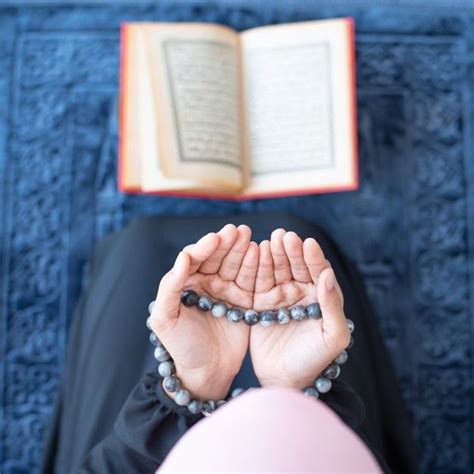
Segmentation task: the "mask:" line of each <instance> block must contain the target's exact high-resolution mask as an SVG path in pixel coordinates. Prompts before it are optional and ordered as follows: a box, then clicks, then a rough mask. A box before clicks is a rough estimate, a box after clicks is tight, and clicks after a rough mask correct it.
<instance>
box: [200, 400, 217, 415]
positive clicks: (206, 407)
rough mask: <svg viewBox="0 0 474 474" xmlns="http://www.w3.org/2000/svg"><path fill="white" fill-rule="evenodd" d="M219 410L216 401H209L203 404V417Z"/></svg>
mask: <svg viewBox="0 0 474 474" xmlns="http://www.w3.org/2000/svg"><path fill="white" fill-rule="evenodd" d="M216 408H217V404H216V402H215V401H214V400H208V401H207V402H204V403H203V407H202V413H203V415H206V416H207V415H210V414H211V413H212V412H213V411H214V410H215V409H216Z"/></svg>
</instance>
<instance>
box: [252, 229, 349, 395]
mask: <svg viewBox="0 0 474 474" xmlns="http://www.w3.org/2000/svg"><path fill="white" fill-rule="evenodd" d="M329 267H330V265H329V262H328V261H327V260H326V259H325V258H324V255H323V253H322V251H321V249H320V248H319V246H318V245H317V244H316V242H315V241H314V239H308V241H307V242H305V244H304V245H303V243H302V242H301V239H299V237H298V236H296V234H294V233H286V234H285V232H284V231H283V230H282V229H279V230H278V231H275V232H274V233H273V235H272V242H271V245H270V244H266V245H263V246H261V248H260V267H259V274H258V275H257V281H256V286H255V296H254V307H255V309H256V310H257V311H261V310H264V309H270V308H279V307H291V306H294V305H297V304H301V305H304V306H307V305H309V304H310V303H315V302H318V287H317V285H316V283H317V281H318V278H319V275H321V273H322V272H323V271H324V270H325V269H326V268H329ZM250 351H251V355H252V361H253V365H254V369H255V372H256V374H257V376H258V377H259V379H260V381H263V382H265V381H271V382H272V383H286V382H288V379H290V380H291V383H292V384H293V385H295V386H299V387H300V388H303V387H304V386H307V385H309V383H311V381H312V380H314V378H315V377H316V375H317V374H319V373H320V372H321V371H322V370H323V369H324V368H325V367H326V366H327V365H328V364H329V363H330V361H331V360H332V359H334V358H335V357H336V356H337V354H338V352H339V351H340V345H339V344H337V343H335V341H334V339H333V338H332V337H331V333H330V331H325V330H323V320H322V319H319V320H316V321H315V320H310V319H305V320H303V321H300V322H297V321H291V322H290V323H289V324H286V325H279V324H273V325H272V326H271V327H262V326H255V327H253V328H252V331H251V334H250Z"/></svg>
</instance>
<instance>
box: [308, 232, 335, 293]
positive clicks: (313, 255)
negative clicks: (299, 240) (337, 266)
mask: <svg viewBox="0 0 474 474" xmlns="http://www.w3.org/2000/svg"><path fill="white" fill-rule="evenodd" d="M303 258H304V261H305V263H306V266H307V267H308V270H309V274H310V275H311V279H312V280H313V282H314V284H315V285H317V284H318V280H319V275H320V274H321V272H322V271H323V270H324V269H325V268H329V267H330V266H331V264H330V263H329V261H328V260H326V258H325V257H324V253H323V251H322V249H321V247H320V246H319V244H318V243H317V242H316V240H315V239H313V238H309V239H306V240H305V241H304V242H303Z"/></svg>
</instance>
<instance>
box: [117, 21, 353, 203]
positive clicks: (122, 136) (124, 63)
mask: <svg viewBox="0 0 474 474" xmlns="http://www.w3.org/2000/svg"><path fill="white" fill-rule="evenodd" d="M344 20H346V27H347V29H348V35H347V37H348V40H349V48H348V57H347V58H346V60H347V61H348V67H349V73H350V77H351V83H350V91H349V93H350V97H351V103H350V115H351V117H352V121H351V134H352V137H351V138H350V139H351V142H352V148H353V152H352V163H351V166H352V170H351V175H352V178H351V183H350V184H346V185H339V186H338V185H332V186H327V187H324V186H317V187H314V188H311V187H310V188H306V189H298V190H289V191H278V192H268V193H256V194H248V193H247V194H243V195H241V194H235V195H234V194H230V193H229V194H228V193H220V192H213V191H209V192H208V191H206V192H196V191H189V192H188V191H183V190H177V191H144V190H142V189H141V188H140V187H131V186H127V185H126V183H125V162H126V159H127V156H126V151H125V150H126V140H127V128H126V124H127V121H126V115H127V106H126V104H127V101H126V94H127V90H128V89H129V87H128V83H127V81H128V80H129V71H128V69H129V55H130V45H129V38H128V34H127V32H128V28H127V23H123V24H122V25H121V33H120V41H121V51H120V90H119V147H118V189H119V191H121V192H124V193H129V194H151V195H160V196H176V197H190V198H204V199H222V200H228V201H244V200H250V199H262V198H277V197H285V196H298V195H307V194H325V193H332V192H341V191H353V190H356V189H358V186H359V171H358V141H357V105H356V104H357V98H356V66H355V64H356V63H355V59H356V58H355V27H354V20H353V18H344Z"/></svg>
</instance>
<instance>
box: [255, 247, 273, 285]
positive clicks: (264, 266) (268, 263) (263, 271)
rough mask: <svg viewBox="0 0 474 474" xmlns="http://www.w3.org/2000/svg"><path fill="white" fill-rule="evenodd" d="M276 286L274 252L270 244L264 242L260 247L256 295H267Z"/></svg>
mask: <svg viewBox="0 0 474 474" xmlns="http://www.w3.org/2000/svg"><path fill="white" fill-rule="evenodd" d="M274 286H275V274H274V271H273V260H272V252H271V250H270V242H269V241H268V240H263V241H262V242H260V246H259V257H258V270H257V279H256V280H255V293H265V292H266V291H269V290H271V289H272V288H273V287H274Z"/></svg>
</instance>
